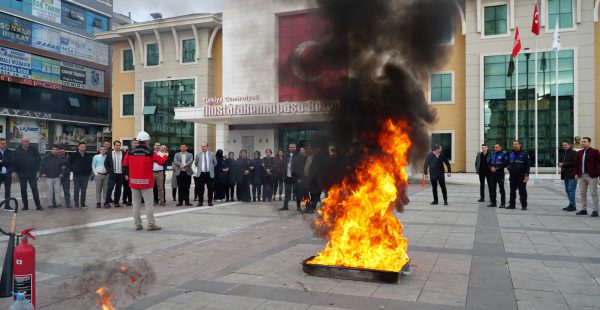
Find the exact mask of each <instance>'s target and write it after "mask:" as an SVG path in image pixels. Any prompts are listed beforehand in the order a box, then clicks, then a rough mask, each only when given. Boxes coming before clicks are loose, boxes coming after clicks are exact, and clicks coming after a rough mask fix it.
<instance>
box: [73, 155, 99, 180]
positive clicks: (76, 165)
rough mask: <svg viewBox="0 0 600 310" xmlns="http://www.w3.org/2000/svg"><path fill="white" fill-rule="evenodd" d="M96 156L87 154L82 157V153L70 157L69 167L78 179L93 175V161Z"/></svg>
mask: <svg viewBox="0 0 600 310" xmlns="http://www.w3.org/2000/svg"><path fill="white" fill-rule="evenodd" d="M93 158H94V156H93V155H92V154H90V153H85V154H84V155H83V156H81V153H79V152H75V153H74V154H71V156H70V157H69V165H70V166H71V171H73V175H74V176H76V177H85V176H89V175H90V174H92V159H93Z"/></svg>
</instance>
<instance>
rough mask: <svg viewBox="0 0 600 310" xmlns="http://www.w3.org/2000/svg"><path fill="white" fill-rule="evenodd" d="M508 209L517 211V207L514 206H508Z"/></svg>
mask: <svg viewBox="0 0 600 310" xmlns="http://www.w3.org/2000/svg"><path fill="white" fill-rule="evenodd" d="M506 209H516V207H515V206H513V205H508V207H506Z"/></svg>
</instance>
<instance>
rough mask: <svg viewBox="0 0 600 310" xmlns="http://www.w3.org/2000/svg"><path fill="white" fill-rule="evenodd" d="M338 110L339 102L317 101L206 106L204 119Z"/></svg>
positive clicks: (317, 112)
mask: <svg viewBox="0 0 600 310" xmlns="http://www.w3.org/2000/svg"><path fill="white" fill-rule="evenodd" d="M338 109H339V103H338V102H323V101H317V100H309V101H301V102H281V103H265V104H228V105H217V106H215V105H205V106H204V117H215V116H217V117H218V116H223V117H229V116H269V115H272V116H274V115H296V114H320V113H329V112H333V111H336V110H338Z"/></svg>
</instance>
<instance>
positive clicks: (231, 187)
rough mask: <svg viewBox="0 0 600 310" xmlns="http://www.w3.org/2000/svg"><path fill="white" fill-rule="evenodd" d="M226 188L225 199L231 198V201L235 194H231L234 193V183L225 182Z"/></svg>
mask: <svg viewBox="0 0 600 310" xmlns="http://www.w3.org/2000/svg"><path fill="white" fill-rule="evenodd" d="M226 186H227V187H226V188H225V200H227V201H229V199H231V201H234V200H235V198H234V197H235V196H234V195H233V194H234V193H235V184H226Z"/></svg>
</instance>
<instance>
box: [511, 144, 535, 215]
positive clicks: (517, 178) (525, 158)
mask: <svg viewBox="0 0 600 310" xmlns="http://www.w3.org/2000/svg"><path fill="white" fill-rule="evenodd" d="M521 146H522V144H521V141H519V140H514V141H513V151H512V152H510V154H508V172H509V173H510V177H509V180H510V200H509V201H508V207H506V209H515V208H516V207H515V200H516V199H517V189H519V199H520V200H521V210H527V181H529V168H530V163H529V154H528V153H527V151H523V150H522V149H521Z"/></svg>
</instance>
